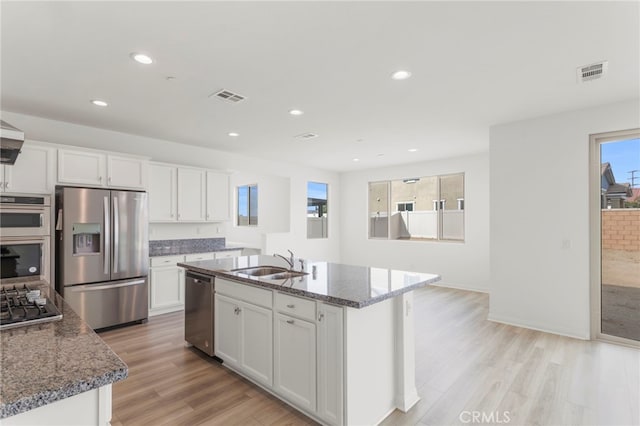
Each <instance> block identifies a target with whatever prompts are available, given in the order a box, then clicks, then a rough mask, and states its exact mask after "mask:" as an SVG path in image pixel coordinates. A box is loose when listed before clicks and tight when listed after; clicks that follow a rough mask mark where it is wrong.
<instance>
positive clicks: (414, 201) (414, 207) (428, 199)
mask: <svg viewBox="0 0 640 426" xmlns="http://www.w3.org/2000/svg"><path fill="white" fill-rule="evenodd" d="M390 206H393V207H390ZM464 207H465V206H464V174H462V173H459V174H453V175H443V176H427V177H421V178H407V179H397V180H391V181H384V182H370V183H369V238H381V239H390V240H412V241H421V240H427V241H434V240H436V241H437V240H453V241H463V240H464ZM391 208H393V210H391Z"/></svg>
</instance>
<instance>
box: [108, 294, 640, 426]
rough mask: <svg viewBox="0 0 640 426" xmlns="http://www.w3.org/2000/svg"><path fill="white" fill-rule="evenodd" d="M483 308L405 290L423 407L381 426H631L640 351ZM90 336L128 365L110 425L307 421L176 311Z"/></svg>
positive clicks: (471, 298)
mask: <svg viewBox="0 0 640 426" xmlns="http://www.w3.org/2000/svg"><path fill="white" fill-rule="evenodd" d="M488 304H489V301H488V296H487V295H485V294H481V293H473V292H466V291H461V290H452V289H445V288H439V287H427V288H424V289H421V290H418V291H416V295H415V305H416V306H415V314H416V333H417V336H416V352H417V354H416V384H417V386H418V392H419V394H420V396H421V398H422V399H421V400H420V402H418V404H417V405H416V406H415V407H413V409H411V411H409V412H408V413H406V414H403V413H401V412H399V411H396V412H394V413H392V414H391V415H390V416H389V417H388V418H387V419H386V420H385V421H384V422H383V424H384V425H394V426H395V425H455V424H479V423H480V422H479V421H480V420H482V418H481V417H480V418H479V421H478V422H476V423H472V422H468V420H470V419H471V418H472V417H471V416H473V415H474V414H473V412H474V411H477V412H480V413H478V414H476V416H481V415H482V412H484V415H485V419H484V420H485V421H484V422H483V423H482V424H490V423H494V424H498V423H499V424H502V425H504V424H509V425H639V424H640V414H639V410H640V408H639V407H640V351H638V350H635V349H630V348H625V347H622V346H615V345H610V344H606V343H601V342H587V341H582V340H576V339H570V338H566V337H561V336H556V335H551V334H546V333H541V332H536V331H532V330H527V329H521V328H517V327H512V326H507V325H504V324H497V323H492V322H489V321H487V320H486V317H487V313H488ZM101 337H102V338H103V339H104V340H105V341H106V342H107V343H108V344H109V345H110V346H111V347H112V348H113V349H114V351H115V352H116V353H118V354H119V355H120V356H121V357H122V359H123V360H124V361H125V362H126V363H127V364H128V365H129V378H128V379H126V380H125V381H123V382H120V383H116V384H115V385H114V387H113V394H114V402H113V423H112V424H113V425H114V426H120V425H125V426H128V425H160V424H170V425H197V424H211V425H215V424H220V425H307V424H313V422H312V421H311V420H310V419H308V418H306V417H304V416H303V415H301V414H299V413H298V412H296V411H295V410H293V409H291V408H289V407H288V406H287V405H286V404H284V403H282V402H280V401H279V400H277V399H276V398H274V397H272V396H269V395H268V394H267V393H266V392H264V391H262V390H260V389H259V388H257V387H255V386H253V385H252V384H250V383H249V382H248V381H246V380H244V379H242V378H241V377H239V376H238V375H236V374H234V373H232V372H230V371H228V370H227V369H225V368H224V367H222V366H220V365H219V364H217V363H216V362H215V361H212V360H210V359H208V357H206V356H204V355H201V354H200V352H199V351H197V350H195V349H192V348H186V347H185V346H184V341H183V316H182V314H181V313H174V314H167V315H162V316H159V317H153V318H151V319H150V321H149V323H147V324H143V325H136V326H132V327H127V328H123V329H118V330H112V331H108V332H104V333H101ZM505 412H506V413H505ZM490 416H493V417H492V418H491V417H490ZM487 417H488V418H487ZM507 419H508V420H509V421H508V422H507V421H506V420H507ZM491 420H492V421H491ZM465 421H467V422H466V423H465Z"/></svg>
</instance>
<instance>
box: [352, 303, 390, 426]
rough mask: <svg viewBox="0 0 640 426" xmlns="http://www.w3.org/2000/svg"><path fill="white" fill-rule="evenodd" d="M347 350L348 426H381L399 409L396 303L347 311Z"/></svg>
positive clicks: (379, 304) (377, 304) (378, 304)
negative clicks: (397, 397) (380, 424)
mask: <svg viewBox="0 0 640 426" xmlns="http://www.w3.org/2000/svg"><path fill="white" fill-rule="evenodd" d="M345 347H346V353H345V357H346V368H345V373H346V383H345V394H346V407H345V408H346V410H345V411H346V421H345V424H348V425H375V424H378V423H380V422H381V421H382V420H383V419H384V418H385V417H387V416H388V415H389V414H390V413H391V412H392V411H393V410H394V409H395V408H396V398H395V387H396V377H395V376H396V369H395V365H394V363H395V307H394V300H393V299H388V300H385V301H383V302H380V303H376V304H374V305H370V306H367V307H366V308H362V309H354V308H346V310H345Z"/></svg>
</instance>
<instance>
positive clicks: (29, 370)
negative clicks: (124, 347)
mask: <svg viewBox="0 0 640 426" xmlns="http://www.w3.org/2000/svg"><path fill="white" fill-rule="evenodd" d="M28 284H29V286H30V287H38V288H41V289H42V290H43V291H45V292H48V293H49V297H50V299H52V300H53V301H54V303H55V305H56V306H57V308H58V309H59V310H60V312H62V315H63V317H62V319H61V320H58V321H53V322H46V323H41V324H34V325H26V326H22V327H17V328H10V329H6V330H2V331H0V419H2V420H0V423H1V424H2V425H3V426H5V425H6V426H10V425H34V424H39V425H46V424H60V425H61V424H67V425H70V424H83V425H108V424H109V422H110V421H111V384H112V383H114V382H117V381H119V380H123V379H125V378H126V377H127V373H128V370H127V366H126V364H125V363H124V362H123V361H122V360H121V359H120V358H119V357H118V356H117V355H116V354H115V353H114V352H113V351H112V350H111V349H110V348H109V346H107V345H106V344H105V343H104V342H103V341H102V339H100V338H99V337H98V336H97V335H96V333H94V332H93V330H92V329H91V328H90V327H89V326H88V325H87V324H86V323H85V322H84V321H82V319H81V318H80V317H79V316H78V315H77V314H76V313H75V312H74V311H73V310H72V309H71V308H70V307H69V305H68V304H67V303H66V302H65V301H64V300H63V299H62V297H60V295H58V294H57V293H56V292H55V291H53V290H52V289H51V288H50V286H49V285H48V284H47V283H46V282H42V281H32V282H29V283H28Z"/></svg>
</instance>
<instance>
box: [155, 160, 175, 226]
mask: <svg viewBox="0 0 640 426" xmlns="http://www.w3.org/2000/svg"><path fill="white" fill-rule="evenodd" d="M149 172H150V173H149V175H150V180H149V221H150V222H174V221H176V220H177V216H178V169H177V168H176V167H173V166H168V165H164V164H154V163H152V164H151V165H150V166H149Z"/></svg>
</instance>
